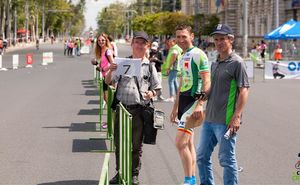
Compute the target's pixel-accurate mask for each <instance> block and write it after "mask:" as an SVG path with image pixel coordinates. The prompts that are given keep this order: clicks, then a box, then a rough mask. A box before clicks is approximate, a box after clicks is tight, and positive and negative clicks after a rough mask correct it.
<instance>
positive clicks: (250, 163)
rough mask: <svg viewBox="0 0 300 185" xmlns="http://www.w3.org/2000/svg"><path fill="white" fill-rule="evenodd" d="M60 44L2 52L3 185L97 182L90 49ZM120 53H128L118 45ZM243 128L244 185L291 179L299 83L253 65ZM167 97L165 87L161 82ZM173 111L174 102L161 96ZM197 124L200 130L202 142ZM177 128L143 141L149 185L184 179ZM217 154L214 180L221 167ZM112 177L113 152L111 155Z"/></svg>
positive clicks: (282, 183) (280, 184)
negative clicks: (68, 49) (79, 52)
mask: <svg viewBox="0 0 300 185" xmlns="http://www.w3.org/2000/svg"><path fill="white" fill-rule="evenodd" d="M62 47H63V46H62V44H60V45H47V44H46V45H41V50H40V51H38V52H37V51H35V48H33V47H32V48H28V49H22V50H19V51H14V52H11V53H7V54H6V55H4V56H3V66H4V67H7V68H9V70H8V71H6V72H0V79H1V80H0V104H1V106H0V184H1V185H2V184H3V185H35V184H38V185H94V184H98V181H99V176H100V173H101V168H102V162H103V158H104V154H102V153H91V152H89V151H90V150H92V149H98V148H99V147H100V148H104V147H105V143H104V142H103V141H91V140H89V138H92V137H100V136H102V135H103V133H100V132H97V126H96V122H97V121H98V116H97V111H98V104H97V103H98V100H99V97H98V96H97V88H96V86H95V85H94V84H93V81H92V76H93V75H92V73H93V72H92V67H91V65H90V62H89V60H90V57H91V56H89V55H83V56H81V57H66V56H63V51H62ZM119 50H120V55H121V56H127V55H128V54H129V47H128V45H119ZM42 51H53V52H54V63H53V64H51V65H48V66H42V65H40V64H41V52H42ZM13 53H19V54H20V66H21V67H20V68H19V69H17V70H12V69H10V68H11V55H12V54H13ZM27 53H33V54H34V58H33V59H34V65H33V68H24V66H25V58H24V56H25V55H26V54H27ZM255 75H256V76H255V81H254V82H253V81H252V86H251V89H250V96H249V100H248V104H247V106H246V110H245V111H244V116H243V125H242V127H241V129H240V131H239V135H238V144H237V157H238V163H239V166H242V167H243V169H244V170H243V172H241V173H240V184H241V185H289V184H300V180H299V181H292V173H293V172H295V171H296V169H295V163H296V162H297V161H298V160H299V159H300V158H298V153H300V139H298V138H299V136H300V126H299V124H300V118H299V111H300V108H299V103H300V102H299V98H298V97H299V94H298V92H299V91H300V82H299V81H297V80H266V81H264V80H263V78H262V71H261V70H260V69H256V71H255ZM163 87H164V96H165V97H167V95H168V85H167V82H166V80H164V82H163ZM156 106H158V107H160V108H161V109H163V110H164V111H165V113H166V115H167V116H168V115H169V113H170V111H171V107H172V104H171V103H165V102H161V103H160V102H158V103H156ZM198 133H199V128H198V129H196V131H195V143H196V144H197V143H198V138H199V134H198ZM175 134H176V127H175V126H172V124H169V123H165V130H163V131H159V133H158V138H157V141H158V142H157V144H156V145H154V146H151V145H144V147H143V149H144V152H143V158H142V162H143V164H142V170H141V175H140V181H141V183H142V184H148V185H174V184H181V183H182V181H183V176H184V174H183V170H182V167H181V162H180V158H179V156H178V153H177V151H176V148H175V145H174V140H175ZM217 152H218V149H217V148H216V149H215V151H214V154H213V170H214V174H215V181H216V184H217V185H219V184H222V169H221V168H220V166H219V164H218V159H217ZM109 175H110V177H112V176H113V175H114V156H113V155H111V160H110V174H109Z"/></svg>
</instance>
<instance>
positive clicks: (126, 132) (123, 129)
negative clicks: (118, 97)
mask: <svg viewBox="0 0 300 185" xmlns="http://www.w3.org/2000/svg"><path fill="white" fill-rule="evenodd" d="M119 107H120V109H119V110H120V111H119V128H120V131H119V136H120V143H119V151H120V156H119V164H120V171H119V175H120V181H121V183H122V184H124V185H125V184H126V185H131V184H132V116H131V114H130V113H129V112H128V111H127V110H126V109H125V108H124V106H123V105H122V104H121V103H120V104H119Z"/></svg>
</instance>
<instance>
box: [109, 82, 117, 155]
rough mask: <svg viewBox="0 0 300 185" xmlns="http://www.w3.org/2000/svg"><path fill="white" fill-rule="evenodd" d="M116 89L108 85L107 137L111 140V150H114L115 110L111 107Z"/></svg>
mask: <svg viewBox="0 0 300 185" xmlns="http://www.w3.org/2000/svg"><path fill="white" fill-rule="evenodd" d="M115 91H116V90H115V89H114V88H113V87H111V86H109V87H108V100H107V139H108V140H109V141H110V149H109V151H111V152H113V151H114V119H113V118H114V111H113V110H112V108H111V104H112V101H113V99H114V94H115Z"/></svg>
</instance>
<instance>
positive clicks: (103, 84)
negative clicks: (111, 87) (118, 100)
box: [102, 79, 108, 91]
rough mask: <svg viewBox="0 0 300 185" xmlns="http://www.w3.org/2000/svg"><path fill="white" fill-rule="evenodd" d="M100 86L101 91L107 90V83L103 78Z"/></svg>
mask: <svg viewBox="0 0 300 185" xmlns="http://www.w3.org/2000/svg"><path fill="white" fill-rule="evenodd" d="M102 87H103V88H102V89H103V91H108V85H107V84H106V83H105V79H104V80H103V83H102Z"/></svg>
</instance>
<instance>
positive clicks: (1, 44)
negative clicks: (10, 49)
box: [0, 37, 3, 55]
mask: <svg viewBox="0 0 300 185" xmlns="http://www.w3.org/2000/svg"><path fill="white" fill-rule="evenodd" d="M2 53H3V39H2V37H0V55H2Z"/></svg>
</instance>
